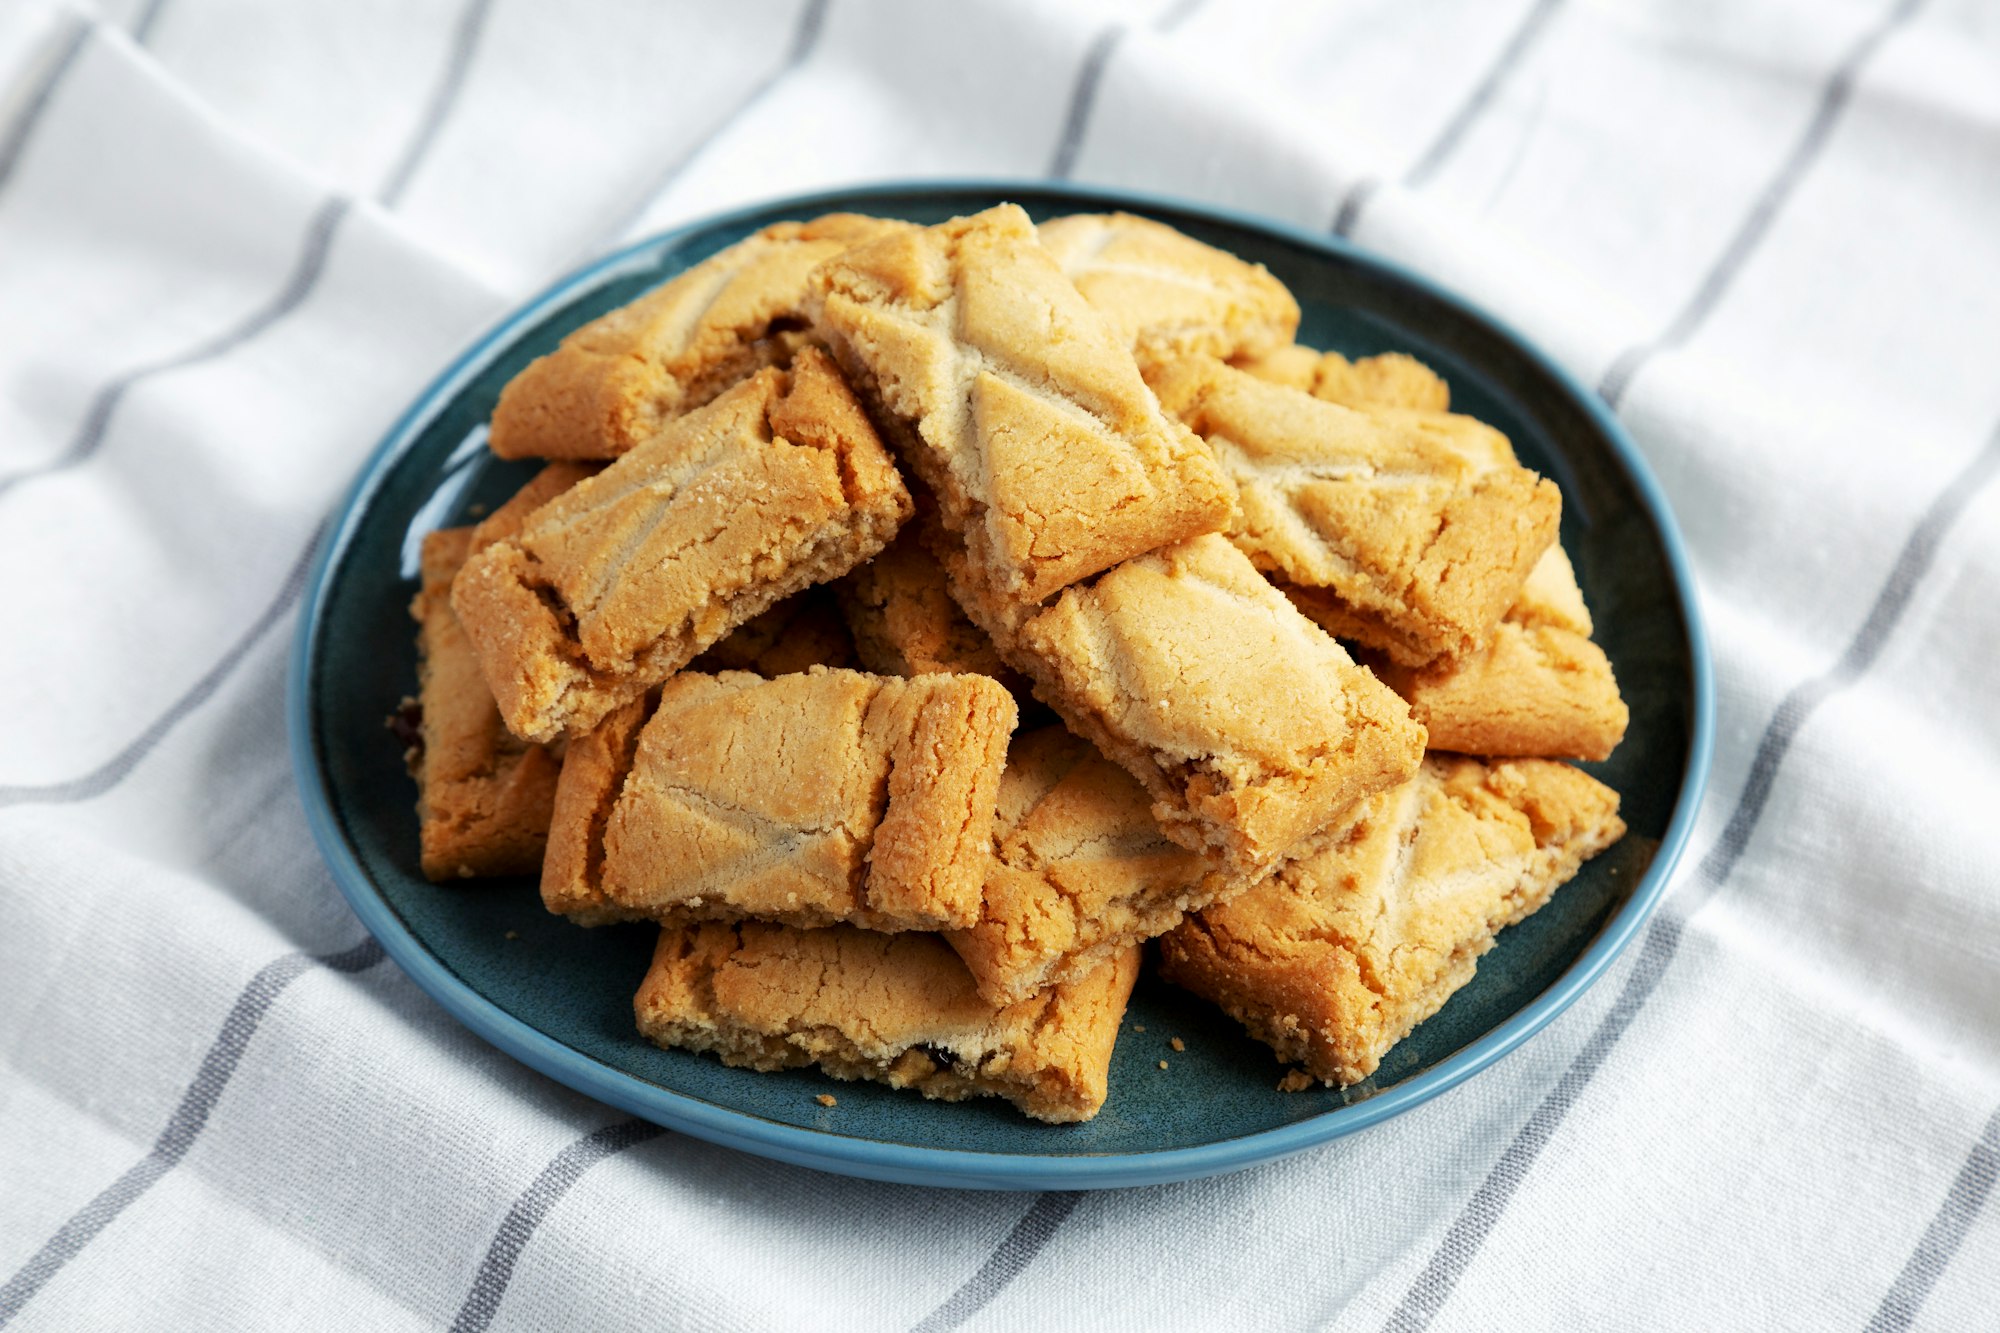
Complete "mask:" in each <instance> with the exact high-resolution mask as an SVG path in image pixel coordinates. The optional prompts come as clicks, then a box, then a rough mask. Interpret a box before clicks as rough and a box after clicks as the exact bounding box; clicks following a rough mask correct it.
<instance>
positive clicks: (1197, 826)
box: [945, 536, 1424, 875]
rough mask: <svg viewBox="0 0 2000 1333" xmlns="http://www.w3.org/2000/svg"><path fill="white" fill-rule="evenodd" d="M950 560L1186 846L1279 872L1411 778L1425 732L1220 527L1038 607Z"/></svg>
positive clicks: (956, 585)
mask: <svg viewBox="0 0 2000 1333" xmlns="http://www.w3.org/2000/svg"><path fill="white" fill-rule="evenodd" d="M945 571H946V575H947V577H948V578H950V580H951V583H952V593H953V596H955V597H957V598H958V599H959V603H960V605H962V606H963V607H965V609H966V612H967V614H968V615H970V616H971V617H972V619H973V621H974V623H982V622H983V625H984V628H985V629H986V630H987V632H988V633H989V634H991V635H992V636H993V639H994V642H995V643H996V644H997V645H998V646H999V647H1000V650H1001V652H1002V654H1003V655H1004V656H1006V657H1007V659H1008V661H1009V662H1010V663H1011V664H1012V665H1014V666H1015V667H1017V668H1018V669H1020V670H1021V671H1022V672H1023V673H1025V674H1026V675H1027V676H1028V677H1029V679H1031V680H1032V681H1033V682H1034V685H1035V695H1036V697H1037V698H1039V699H1041V700H1042V701H1043V702H1044V703H1047V704H1048V705H1049V706H1050V707H1052V708H1054V709H1055V710H1056V712H1057V713H1059V714H1061V715H1062V718H1063V720H1064V721H1065V722H1066V723H1068V724H1069V727H1070V730H1072V731H1074V732H1076V733H1077V734H1078V735H1080V736H1083V737H1084V738H1086V739H1087V740H1089V741H1091V742H1092V743H1093V744H1095V745H1096V746H1097V748H1098V749H1099V750H1101V751H1103V753H1104V755H1105V757H1106V758H1108V759H1110V760H1112V762H1114V763H1116V764H1118V765H1119V766H1120V767H1122V768H1124V769H1125V770H1126V771H1127V772H1128V773H1130V774H1132V776H1134V777H1136V778H1137V779H1139V783H1140V785H1141V786H1143V787H1144V788H1145V789H1146V792H1147V794H1148V795H1149V796H1151V797H1152V800H1153V817H1154V818H1155V819H1157V820H1158V821H1159V822H1160V825H1161V827H1162V828H1163V829H1164V830H1165V831H1166V834H1167V836H1168V837H1170V838H1172V839H1173V840H1174V841H1176V842H1178V843H1180V844H1181V845H1182V846H1184V847H1188V848H1191V849H1193V850H1196V851H1199V852H1202V853H1204V854H1206V855H1214V856H1216V857H1217V858H1218V859H1219V861H1220V862H1221V864H1222V865H1223V866H1224V867H1225V868H1226V869H1227V870H1228V871H1229V872H1230V873H1231V874H1236V875H1244V874H1255V873H1256V872H1258V871H1260V870H1264V869H1268V868H1269V867H1270V866H1271V865H1273V864H1275V863H1276V862H1277V861H1278V860H1279V859H1280V858H1281V857H1282V856H1284V855H1285V854H1286V853H1287V852H1288V851H1289V850H1290V849H1291V848H1292V847H1293V845H1294V844H1296V843H1297V842H1298V841H1299V840H1300V839H1302V838H1305V837H1307V836H1309V835H1311V834H1313V833H1316V832H1318V831H1319V830H1320V829H1322V828H1324V827H1325V826H1326V825H1327V824H1328V823H1329V822H1330V821H1331V820H1332V819H1333V818H1334V817H1335V816H1336V815H1338V814H1339V813H1340V812H1341V811H1342V810H1344V809H1345V808H1346V807H1347V806H1349V805H1352V804H1353V803H1354V802H1355V801H1358V800H1360V799H1361V798H1362V797H1364V796H1367V795H1369V794H1371V793H1373V792H1376V791H1380V790H1382V789H1383V788H1385V787H1391V786H1394V785H1396V784H1397V783H1399V782H1402V781H1403V780H1404V779H1406V778H1407V777H1409V776H1410V774H1411V773H1413V772H1414V771H1415V770H1416V767H1417V764H1418V763H1419V762H1420V761H1421V760H1422V758H1423V750H1424V729H1423V728H1422V727H1421V726H1418V725H1417V724H1416V723H1415V722H1414V721H1412V720H1411V718H1410V712H1409V707H1408V705H1406V704H1405V703H1404V702H1403V701H1402V700H1401V699H1398V698H1397V697H1396V696H1395V695H1394V694H1392V693H1390V692H1389V690H1388V689H1386V688H1385V687H1384V686H1383V685H1382V684H1381V682H1379V681H1377V680H1376V679H1375V678H1374V677H1373V676H1371V675H1369V674H1368V672H1367V671H1365V670H1363V669H1362V668H1361V667H1359V666H1356V665H1355V664H1354V661H1353V659H1352V658H1350V657H1349V656H1348V655H1347V652H1346V650H1345V649H1343V648H1342V647H1341V646H1340V645H1339V644H1338V643H1335V642H1334V641H1333V640H1332V639H1331V638H1329V637H1328V636H1327V635H1326V633H1325V632H1324V631H1322V630H1320V629H1319V628H1318V627H1317V626H1315V625H1314V624H1313V623H1312V622H1311V621H1309V620H1307V619H1306V618H1305V617H1304V616H1302V615H1300V614H1299V613H1298V612H1297V610H1296V609H1295V608H1294V607H1293V606H1292V605H1291V604H1290V603H1289V602H1287V601H1286V600H1285V598H1284V597H1283V596H1282V595H1281V594H1279V593H1278V591H1277V590H1276V589H1274V588H1273V587H1272V586H1271V585H1270V583H1269V582H1267V581H1266V580H1265V579H1264V577H1263V576H1262V575H1261V574H1259V573H1258V572H1257V570H1256V569H1255V567H1253V566H1252V565H1251V563H1250V561H1249V560H1248V559H1247V558H1246V557H1245V556H1244V555H1243V553H1242V552H1240V551H1238V550H1237V549H1236V548H1235V547H1233V546H1231V545H1230V544H1229V542H1228V541H1227V540H1226V539H1225V538H1222V537H1218V536H1205V537H1196V538H1194V539H1192V540H1190V541H1185V542H1180V543H1177V544H1175V545H1173V546H1169V547H1166V548H1164V549H1162V550H1159V551H1155V552H1153V553H1151V554H1149V555H1143V556H1139V557H1137V558H1135V559H1132V560H1127V561H1126V562H1125V563H1123V564H1122V565H1120V566H1118V567H1117V568H1116V569H1114V570H1112V571H1110V572H1109V573H1107V574H1105V575H1103V576H1102V577H1101V578H1099V579H1098V580H1097V581H1096V582H1094V583H1092V584H1090V585H1089V586H1087V587H1078V588H1071V589H1069V590H1067V591H1065V592H1064V593H1063V594H1062V596H1061V597H1059V598H1057V599H1056V601H1055V602H1054V603H1053V604H1052V605H1051V606H1049V607H1048V608H1047V609H1045V610H1042V611H1040V612H1038V613H1037V614H1035V615H1034V616H1032V617H1030V618H1026V619H1022V618H1020V617H1019V614H1018V610H1017V608H1016V606H1015V604H1014V603H1011V602H1008V601H1006V600H1005V599H1000V598H995V597H992V596H991V595H989V594H988V593H986V591H985V590H983V589H981V588H980V587H979V586H978V585H977V583H976V581H975V580H974V578H973V575H972V572H971V569H970V566H969V564H964V563H958V562H954V561H951V560H949V559H947V561H946V562H945Z"/></svg>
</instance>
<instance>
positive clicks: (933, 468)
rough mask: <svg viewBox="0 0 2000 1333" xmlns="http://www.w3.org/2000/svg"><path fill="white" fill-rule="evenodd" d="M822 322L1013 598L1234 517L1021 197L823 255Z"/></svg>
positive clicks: (949, 521)
mask: <svg viewBox="0 0 2000 1333" xmlns="http://www.w3.org/2000/svg"><path fill="white" fill-rule="evenodd" d="M813 283H814V288H815V291H814V295H813V297H812V300H811V303H812V309H813V316H814V323H815V328H816V330H817V331H818V333H819V334H820V335H821V336H823V337H825V338H826V339H827V341H828V343H829V344H830V345H831V346H832V348H833V350H834V353H835V355H836V356H837V357H839V359H840V362H841V365H842V366H843V367H845V368H846V369H847V371H848V373H849V374H850V375H851V376H852V377H853V378H854V382H855V384H856V386H857V387H858V388H859V389H860V390H861V391H862V394H863V396H864V397H865V398H867V399H868V400H869V401H870V403H871V405H872V406H874V407H875V408H876V409H877V415H878V416H879V417H880V418H882V419H883V421H884V423H885V426H884V428H885V429H886V430H887V431H888V432H889V435H890V441H891V443H892V444H894V445H895V446H896V448H897V451H898V452H899V453H900V454H901V456H902V457H903V459H904V460H905V461H906V462H907V463H909V465H910V466H911V467H912V468H913V469H914V471H915V472H916V474H917V475H918V477H919V478H921V479H922V480H923V482H924V483H925V485H926V486H928V487H929V488H930V490H931V491H932V492H933V493H934V494H935V495H936V496H937V498H938V503H939V508H940V512H941V514H942V517H943V520H944V523H945V526H947V527H948V528H950V529H951V530H952V531H954V532H956V533H958V534H959V536H960V538H961V539H962V540H963V541H964V542H965V545H966V550H967V555H968V558H969V559H971V560H972V561H973V562H974V563H975V564H977V565H978V566H979V567H980V569H981V570H982V572H983V577H984V578H985V580H986V582H987V583H988V584H990V586H992V587H993V588H994V589H995V590H996V591H997V592H998V593H999V594H1000V595H1002V596H1006V597H1010V598H1013V599H1015V600H1018V601H1021V602H1024V603H1029V604H1032V603H1037V602H1040V601H1043V600H1045V599H1046V598H1048V597H1049V596H1050V595H1051V594H1053V593H1055V592H1057V591H1059V590H1061V589H1063V588H1066V587H1068V586H1069V585H1070V584H1072V583H1075V582H1077V581H1078V580H1079V579H1084V578H1088V577H1089V576H1090V575H1092V574H1096V573H1098V572H1100V571H1102V570H1105V569H1108V568H1110V567H1111V566H1112V565H1115V564H1117V563H1118V562H1119V561H1120V560H1123V559H1125V558H1126V557H1127V556H1131V555H1137V554H1139V553H1141V552H1144V551H1149V550H1152V549H1153V548H1154V547H1157V546H1161V545H1164V544H1166V543H1168V542H1171V541H1175V540H1177V539H1179V538H1182V537H1187V536H1192V535H1194V534H1196V533H1201V532H1213V531H1217V530H1219V529H1221V528H1222V527H1224V526H1225V525H1226V524H1227V522H1228V518H1229V492H1228V485H1227V482H1226V481H1225V480H1224V479H1223V477H1222V476H1221V474H1220V473H1219V472H1218V470H1217V469H1216V466H1215V463H1214V461H1213V460H1212V459H1211V458H1210V457H1209V456H1208V451H1207V450H1205V449H1203V448H1202V447H1201V443H1200V441H1198V440H1196V439H1195V438H1194V437H1193V436H1191V435H1190V434H1189V433H1188V431H1187V429H1186V428H1185V427H1183V426H1181V425H1180V424H1179V423H1177V422H1174V421H1171V420H1169V419H1168V418H1167V417H1166V416H1164V415H1163V414H1162V413H1161V411H1160V408H1159V404H1158V402H1156V401H1155V400H1154V397H1153V395H1152V394H1151V393H1150V392H1149V391H1148V390H1147V388H1146V385H1145V383H1144V381H1143V380H1142V379H1141V378H1140V377H1139V372H1138V367H1137V364H1136V363H1135V362H1134V361H1133V359H1132V353H1131V351H1130V349H1129V347H1128V346H1127V344H1126V342H1125V340H1124V339H1123V338H1121V337H1120V336H1119V334H1118V333H1117V332H1116V331H1115V330H1114V329H1113V328H1112V327H1111V325H1110V324H1109V323H1108V322H1107V321H1106V320H1105V318H1104V316H1103V315H1101V314H1100V313H1098V311H1097V310H1096V309H1094V308H1093V307H1092V306H1091V305H1090V303H1089V302H1087V301H1085V300H1084V299H1083V297H1082V296H1081V295H1080V294H1078V292H1077V290H1076V287H1075V286H1074V285H1073V284H1072V283H1071V282H1070V281H1069V279H1068V278H1066V277H1064V276H1063V274H1062V270H1061V269H1060V268H1058V267H1057V266H1056V263H1055V260H1054V258H1053V257H1052V256H1051V255H1050V254H1049V252H1048V251H1047V250H1045V249H1044V248H1043V247H1042V246H1041V245H1040V243H1039V242H1037V241H1036V239H1035V229H1034V226H1033V224H1032V223H1030V222H1029V221H1028V217H1027V214H1025V213H1023V212H1022V211H1021V210H1020V209H1019V208H1017V207H1015V206H1013V205H1011V204H1007V205H1002V206H1001V207H999V208H994V209H989V210H987V211H986V212H984V213H981V214H978V215H977V216H974V217H970V218H957V219H954V220H953V221H951V222H947V223H943V224H941V225H939V226H936V227H930V228H925V229H922V230H913V231H907V232H897V233H894V234H892V235H889V236H884V237H882V238H880V239H878V240H875V241H872V242H870V243H869V244H867V245H863V246H859V247H857V248H855V249H853V250H850V251H848V252H847V253H846V254H844V255H842V256H840V257H839V258H837V259H835V260H833V261H831V262H830V263H828V264H826V265H824V266H823V267H822V268H821V269H820V270H819V271H818V272H817V273H816V274H815V275H814V278H813Z"/></svg>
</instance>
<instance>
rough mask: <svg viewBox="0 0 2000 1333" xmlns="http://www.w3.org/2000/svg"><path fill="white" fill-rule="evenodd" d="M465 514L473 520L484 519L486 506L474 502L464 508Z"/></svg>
mask: <svg viewBox="0 0 2000 1333" xmlns="http://www.w3.org/2000/svg"><path fill="white" fill-rule="evenodd" d="M465 512H466V513H468V514H470V515H472V516H473V517H474V518H484V517H486V506H485V505H483V504H480V503H479V502H478V501H476V500H475V501H473V502H472V503H471V504H469V505H467V506H466V507H465Z"/></svg>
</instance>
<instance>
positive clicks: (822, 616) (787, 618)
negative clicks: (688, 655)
mask: <svg viewBox="0 0 2000 1333" xmlns="http://www.w3.org/2000/svg"><path fill="white" fill-rule="evenodd" d="M894 544H895V543H893V542H892V543H890V545H891V546H894ZM878 559H879V557H878ZM853 665H854V639H853V638H852V636H850V635H849V634H848V632H847V622H846V621H845V620H844V619H842V617H841V614H840V606H839V604H838V603H837V602H835V600H834V596H833V593H832V591H830V589H829V588H828V587H827V586H826V585H819V586H815V587H811V588H807V589H806V590H805V591H804V592H801V593H795V594H794V595H792V596H790V597H787V598H786V599H785V600H784V601H782V602H779V603H778V604H777V605H776V606H774V607H772V608H771V609H770V610H768V611H766V612H764V614H762V615H760V616H757V617H756V618H754V619H752V620H749V621H746V622H744V623H743V624H742V625H739V626H737V627H736V629H734V630H733V631H731V632H730V634H729V637H728V638H726V639H724V640H722V642H720V643H718V644H716V645H715V646H714V647H713V648H710V649H709V650H708V651H707V652H705V653H703V654H702V655H701V656H699V657H697V658H695V659H694V661H692V662H690V663H688V666H689V668H690V669H691V670H695V671H711V672H713V671H754V672H756V673H757V674H758V675H760V676H789V675H792V674H793V673H795V672H799V671H804V670H806V669H808V668H810V667H816V666H824V667H851V666H853Z"/></svg>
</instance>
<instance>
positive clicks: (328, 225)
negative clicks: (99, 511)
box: [0, 197, 349, 499]
mask: <svg viewBox="0 0 2000 1333" xmlns="http://www.w3.org/2000/svg"><path fill="white" fill-rule="evenodd" d="M348 209H349V204H348V201H347V200H345V199H341V198H338V197H336V198H332V199H328V200H327V201H326V202H324V203H322V204H321V205H320V206H319V208H318V209H316V210H315V211H314V212H313V215H312V221H311V222H310V223H309V224H308V225H307V227H306V235H305V243H304V245H303V246H302V247H301V249H300V250H299V257H298V259H297V260H296V261H295V262H294V263H293V264H292V268H291V272H289V273H288V274H286V275H285V282H284V285H283V286H282V287H280V288H279V289H278V291H277V293H276V294H275V295H273V296H272V298H271V299H270V301H269V302H267V303H266V304H264V305H263V306H260V307H259V308H257V309H256V310H253V311H251V312H250V314H248V315H247V316H245V317H244V319H243V320H242V321H241V322H240V323H238V324H237V325H235V326H234V327H233V328H229V329H225V330H224V331H223V332H221V333H219V334H217V335H215V336H214V337H212V338H207V339H204V340H203V341H201V342H198V343H196V344H195V345H194V346H193V347H190V348H188V349H187V350H186V351H184V352H176V353H175V354H174V355H172V356H170V357H167V358H165V359H164V360H161V361H155V362H153V363H151V364H150V365H143V366H139V367H137V368H136V369H133V370H128V371H126V372H125V373H124V374H122V375H120V376H119V377H118V378H116V379H114V380H112V381H111V382H110V383H109V384H107V385H105V386H104V387H103V388H102V389H99V390H98V391H97V396H96V397H95V398H93V399H92V400H91V403H90V408H89V410H88V411H86V412H85V413H84V415H83V424H82V425H81V426H80V427H78V428H77V432H76V434H75V435H74V436H72V437H71V438H70V442H69V444H68V446H67V447H65V448H64V449H63V451H62V452H61V453H59V454H57V455H56V456H55V457H54V458H52V459H50V460H49V461H48V462H46V463H40V464H37V465H36V466H34V467H31V468H23V469H22V470H21V471H19V472H14V473H10V474H9V475H7V476H4V477H0V499H4V498H5V497H6V496H7V495H8V494H9V493H10V492H11V491H13V490H14V488H15V487H17V486H20V485H21V484H23V483H24V482H30V481H34V480H36V479H38V478H41V477H48V476H53V475H54V474H56V473H58V472H65V471H67V470H69V469H70V468H73V467H75V466H76V465H77V464H79V463H81V462H83V461H84V460H85V459H87V458H89V457H91V456H92V455H93V454H95V453H96V452H97V451H98V449H99V448H101V447H102V446H103V444H104V439H105V435H106V434H107V433H108V432H109V431H110V429H111V420H112V418H113V417H114V416H115V415H116V414H117V411H118V408H119V406H120V405H121V404H122V403H123V402H124V401H125V395H126V394H128V393H130V392H131V391H132V390H133V389H134V388H135V387H137V386H138V385H140V384H143V383H144V382H145V381H147V380H149V379H153V378H155V377H156V376H160V375H166V374H169V373H171V372H173V371H176V370H186V369H187V368H188V367H190V366H198V365H201V364H202V363H203V362H207V361H215V360H219V359H220V358H222V357H224V356H227V355H228V354H229V353H231V352H233V351H235V350H236V349H237V348H239V347H241V346H242V345H243V344H245V343H247V342H249V341H251V340H252V339H253V338H256V337H257V336H258V335H259V334H262V333H263V332H264V331H265V330H267V329H269V328H270V327H271V326H272V325H274V324H276V323H277V322H278V321H279V320H281V319H283V318H284V317H285V316H286V315H289V314H291V313H292V312H293V311H294V310H297V309H298V308H299V306H300V305H302V304H303V303H304V302H305V299H306V297H307V296H309V295H311V294H312V290H313V288H314V287H315V286H317V285H318V284H319V280H320V276H321V275H322V274H323V273H324V272H325V271H326V259H327V253H328V252H329V251H330V250H331V249H332V247H333V238H334V233H335V232H336V231H337V230H338V229H339V227H340V223H341V220H342V219H343V218H345V217H346V216H347V213H348Z"/></svg>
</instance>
